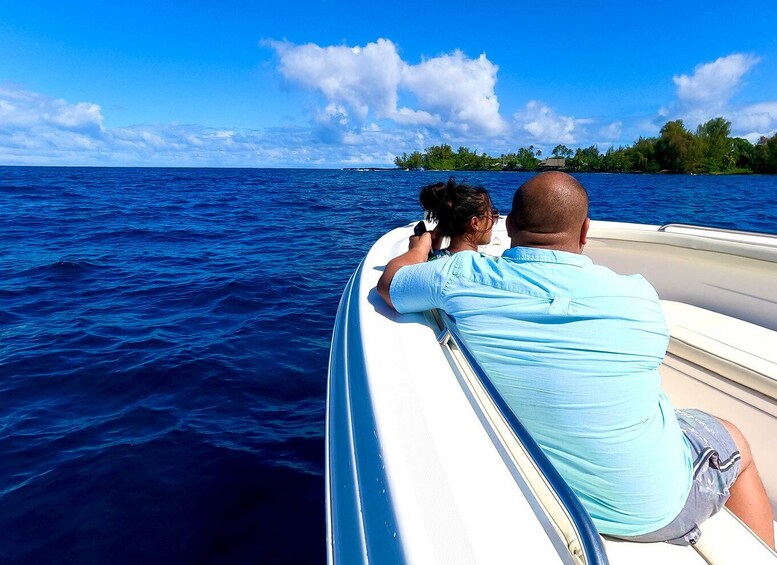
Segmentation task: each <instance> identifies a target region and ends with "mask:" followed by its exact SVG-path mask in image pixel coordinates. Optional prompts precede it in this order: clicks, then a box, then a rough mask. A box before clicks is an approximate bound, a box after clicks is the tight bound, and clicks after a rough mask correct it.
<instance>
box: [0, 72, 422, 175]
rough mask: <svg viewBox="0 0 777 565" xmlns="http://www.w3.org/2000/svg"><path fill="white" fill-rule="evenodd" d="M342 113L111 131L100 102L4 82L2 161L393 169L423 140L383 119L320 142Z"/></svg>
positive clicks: (0, 119)
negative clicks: (244, 124) (300, 120)
mask: <svg viewBox="0 0 777 565" xmlns="http://www.w3.org/2000/svg"><path fill="white" fill-rule="evenodd" d="M341 110H342V108H340V109H338V107H337V105H334V106H333V107H331V108H329V109H328V110H327V109H324V110H323V111H322V112H323V113H324V116H323V117H322V123H321V124H316V125H315V127H314V128H312V129H311V128H310V127H305V128H303V127H278V128H268V129H265V130H241V129H234V128H231V129H226V128H206V127H204V126H200V125H175V124H146V125H133V126H129V127H119V128H105V127H103V125H102V120H103V118H102V115H101V114H100V110H99V106H97V105H96V104H92V103H88V102H83V103H77V104H73V103H69V102H66V101H64V100H59V99H54V98H51V97H47V96H45V95H42V94H38V93H34V92H30V91H27V90H24V89H22V88H19V87H9V86H5V87H2V88H0V164H5V165H57V164H62V165H128V166H224V167H228V166H234V167H238V166H241V167H256V166H264V167H268V166H269V167H273V166H275V167H289V166H303V167H304V166H333V167H337V166H343V164H346V163H356V164H367V165H383V166H391V165H392V163H393V152H394V151H397V150H398V148H399V149H403V148H406V147H416V146H417V144H418V139H417V138H416V133H417V132H415V131H413V132H411V131H404V130H391V131H383V130H382V129H381V128H380V127H379V126H378V125H377V124H366V125H365V126H364V127H363V128H353V129H350V130H345V131H343V130H335V131H334V133H333V135H335V136H336V137H337V144H327V143H320V142H317V141H320V137H321V129H322V128H325V127H327V126H328V125H330V124H331V122H332V121H334V122H335V123H337V120H340V119H346V118H344V117H343V115H342V111H341ZM327 112H328V113H327Z"/></svg>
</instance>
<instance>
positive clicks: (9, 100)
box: [0, 86, 103, 135]
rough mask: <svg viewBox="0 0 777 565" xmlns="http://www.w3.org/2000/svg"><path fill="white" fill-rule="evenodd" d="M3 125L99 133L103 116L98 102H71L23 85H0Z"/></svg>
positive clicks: (0, 121) (0, 114)
mask: <svg viewBox="0 0 777 565" xmlns="http://www.w3.org/2000/svg"><path fill="white" fill-rule="evenodd" d="M0 127H6V128H9V127H10V128H18V127H23V128H27V129H30V128H39V127H43V128H46V127H53V128H55V129H64V130H69V131H77V132H83V133H85V134H91V135H99V134H101V133H102V132H103V117H102V114H101V111H100V107H99V106H98V105H97V104H91V103H88V102H80V103H78V104H70V103H68V102H65V101H64V100H61V99H55V98H50V97H48V96H44V95H42V94H37V93H34V92H28V91H26V90H23V89H21V88H15V87H8V86H0Z"/></svg>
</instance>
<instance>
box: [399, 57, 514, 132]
mask: <svg viewBox="0 0 777 565" xmlns="http://www.w3.org/2000/svg"><path fill="white" fill-rule="evenodd" d="M498 70H499V67H497V66H496V65H494V64H493V63H491V61H489V60H488V59H487V58H486V56H485V54H483V55H481V56H480V57H478V58H477V59H469V58H467V57H466V56H465V55H464V54H463V53H462V52H461V51H455V52H454V53H453V54H451V55H443V56H440V57H435V58H432V59H427V60H426V61H423V62H422V63H420V64H418V65H409V66H407V67H406V68H405V72H404V76H403V81H402V86H404V87H406V88H407V89H408V90H410V91H411V92H412V93H413V94H415V96H416V97H417V98H418V101H419V106H420V107H421V108H423V109H424V110H426V111H428V112H430V113H432V114H435V115H438V116H440V118H441V120H442V121H443V123H444V124H445V125H447V126H448V127H450V128H451V129H460V130H461V131H464V132H468V133H473V134H483V135H498V134H500V133H502V132H503V131H504V129H505V124H504V122H503V120H502V117H501V116H500V115H499V101H498V100H497V97H496V94H495V93H494V86H495V85H496V73H497V71H498Z"/></svg>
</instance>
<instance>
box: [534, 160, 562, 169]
mask: <svg viewBox="0 0 777 565" xmlns="http://www.w3.org/2000/svg"><path fill="white" fill-rule="evenodd" d="M566 166H567V160H566V159H565V158H563V157H558V158H556V157H554V158H552V159H545V160H544V161H540V164H539V165H537V168H538V169H564V168H566Z"/></svg>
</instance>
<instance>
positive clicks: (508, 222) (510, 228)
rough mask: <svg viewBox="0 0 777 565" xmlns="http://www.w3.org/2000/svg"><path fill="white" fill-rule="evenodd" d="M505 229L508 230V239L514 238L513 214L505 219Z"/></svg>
mask: <svg viewBox="0 0 777 565" xmlns="http://www.w3.org/2000/svg"><path fill="white" fill-rule="evenodd" d="M505 227H506V228H507V237H510V238H512V237H513V213H512V212H510V213H509V214H507V218H505Z"/></svg>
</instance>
